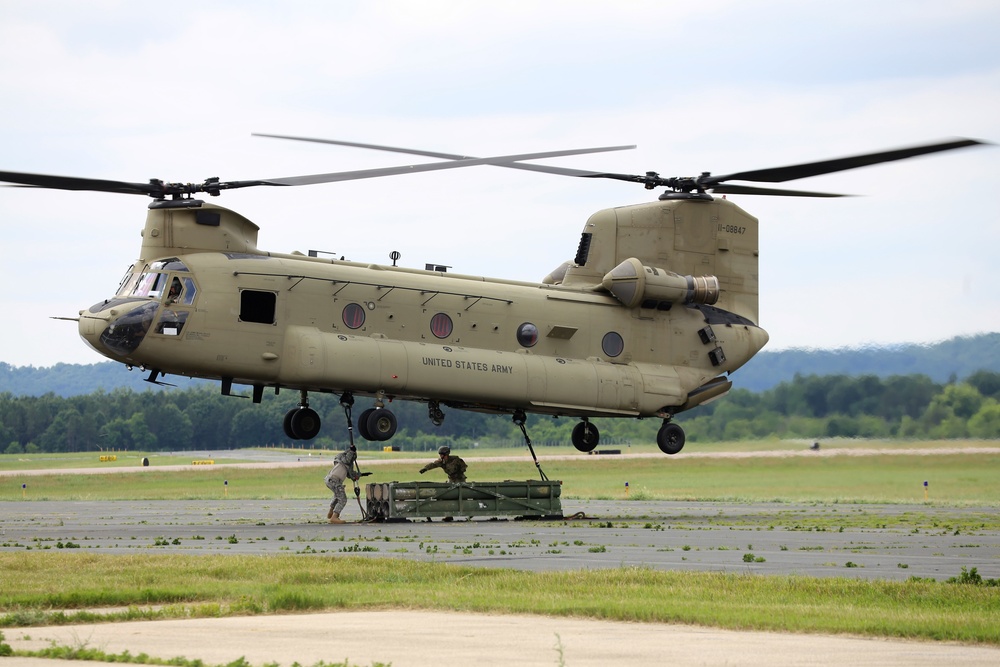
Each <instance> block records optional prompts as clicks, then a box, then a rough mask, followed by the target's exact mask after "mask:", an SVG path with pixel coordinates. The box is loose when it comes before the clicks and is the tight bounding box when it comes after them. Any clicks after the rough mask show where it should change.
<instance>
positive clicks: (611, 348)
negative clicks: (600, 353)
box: [601, 331, 625, 357]
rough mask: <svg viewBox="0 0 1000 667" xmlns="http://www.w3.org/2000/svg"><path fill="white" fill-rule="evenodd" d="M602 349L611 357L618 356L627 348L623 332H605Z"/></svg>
mask: <svg viewBox="0 0 1000 667" xmlns="http://www.w3.org/2000/svg"><path fill="white" fill-rule="evenodd" d="M601 349H602V350H604V354H606V355H608V356H609V357H617V356H618V355H619V354H621V353H622V351H623V350H624V349H625V341H623V340H622V337H621V334H619V333H617V332H615V331H609V332H608V333H606V334H604V340H602V341H601Z"/></svg>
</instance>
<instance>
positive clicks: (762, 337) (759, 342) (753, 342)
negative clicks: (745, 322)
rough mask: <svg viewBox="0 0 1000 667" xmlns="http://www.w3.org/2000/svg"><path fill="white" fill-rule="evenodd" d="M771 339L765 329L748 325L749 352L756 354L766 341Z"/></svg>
mask: <svg viewBox="0 0 1000 667" xmlns="http://www.w3.org/2000/svg"><path fill="white" fill-rule="evenodd" d="M769 340H771V337H770V336H769V335H768V334H767V332H766V331H764V330H763V329H761V328H760V327H750V349H751V350H752V352H751V354H757V353H758V352H760V351H761V349H763V347H764V346H765V345H767V341H769Z"/></svg>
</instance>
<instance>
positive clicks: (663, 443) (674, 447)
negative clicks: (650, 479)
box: [656, 419, 685, 456]
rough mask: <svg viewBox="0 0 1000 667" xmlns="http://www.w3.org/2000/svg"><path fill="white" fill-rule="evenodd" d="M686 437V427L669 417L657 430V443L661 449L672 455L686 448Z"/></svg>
mask: <svg viewBox="0 0 1000 667" xmlns="http://www.w3.org/2000/svg"><path fill="white" fill-rule="evenodd" d="M684 439H685V438H684V429H682V428H681V427H680V426H678V425H677V424H674V423H671V422H670V421H669V420H667V419H664V420H663V426H661V427H660V430H659V431H657V432H656V444H657V445H658V446H659V448H660V451H661V452H663V453H664V454H670V455H671V456H672V455H674V454H676V453H677V452H679V451H681V450H682V449H684Z"/></svg>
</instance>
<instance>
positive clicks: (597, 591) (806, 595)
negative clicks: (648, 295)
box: [0, 553, 1000, 645]
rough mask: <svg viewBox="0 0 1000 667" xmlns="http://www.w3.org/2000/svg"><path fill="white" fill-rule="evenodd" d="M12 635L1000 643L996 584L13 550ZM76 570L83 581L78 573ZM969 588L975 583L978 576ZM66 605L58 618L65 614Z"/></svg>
mask: <svg viewBox="0 0 1000 667" xmlns="http://www.w3.org/2000/svg"><path fill="white" fill-rule="evenodd" d="M0 573H2V574H0V591H2V593H0V613H2V616H0V626H2V627H21V626H25V625H34V624H37V623H39V622H43V623H46V624H53V623H78V622H93V621H94V616H95V615H94V613H93V612H92V611H87V610H91V609H93V608H101V607H124V608H126V609H128V610H129V611H124V612H113V613H110V614H109V615H107V616H106V617H105V618H106V619H107V620H120V619H119V617H118V616H119V615H126V614H131V615H135V614H137V613H140V612H138V609H139V608H143V609H145V611H143V612H141V613H143V614H145V617H147V618H172V617H190V616H218V615H227V614H269V613H283V612H299V611H321V610H335V609H346V610H350V609H365V610H370V609H373V608H408V609H433V610H454V611H468V612H481V613H516V614H545V615H550V616H572V617H586V618H596V619H612V620H622V621H643V622H656V623H692V624H701V625H711V626H716V627H722V628H730V629H738V630H751V629H752V630H780V631H792V632H821V633H846V634H858V635H867V636H879V637H899V638H923V639H934V640H948V641H962V642H976V643H984V644H994V645H996V644H1000V636H998V634H997V632H996V628H997V627H1000V596H997V594H996V590H997V589H996V588H995V587H988V586H981V585H971V584H969V583H968V581H964V582H959V583H937V582H928V581H907V582H887V581H868V580H856V579H846V578H843V579H840V578H833V579H827V578H824V579H817V578H811V577H763V576H754V575H750V574H724V573H710V572H701V573H693V572H661V571H655V570H651V569H646V568H619V569H612V570H581V571H571V572H521V571H514V570H506V569H480V568H469V567H462V566H452V565H446V564H440V563H420V562H413V563H408V564H407V566H406V567H405V568H400V567H399V563H398V561H394V560H391V559H378V558H356V557H336V558H335V557H308V558H302V557H296V556H289V555H281V556H231V555H230V556H188V555H143V556H116V555H104V554H102V555H94V554H87V553H31V554H26V553H0ZM67 573H72V575H71V576H67ZM966 579H968V577H966ZM53 609H57V610H59V611H58V612H53V611H51V610H53Z"/></svg>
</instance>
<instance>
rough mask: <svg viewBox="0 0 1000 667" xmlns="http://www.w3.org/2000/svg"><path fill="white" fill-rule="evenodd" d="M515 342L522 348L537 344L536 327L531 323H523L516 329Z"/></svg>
mask: <svg viewBox="0 0 1000 667" xmlns="http://www.w3.org/2000/svg"><path fill="white" fill-rule="evenodd" d="M517 342H518V343H520V344H521V346H522V347H534V345H535V343H537V342H538V327H536V326H535V325H534V324H532V323H531V322H525V323H524V324H522V325H521V326H519V327H518V328H517Z"/></svg>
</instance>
